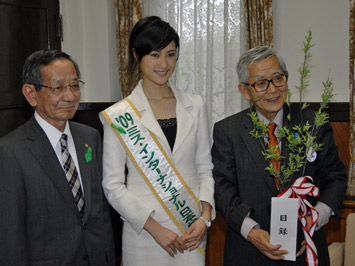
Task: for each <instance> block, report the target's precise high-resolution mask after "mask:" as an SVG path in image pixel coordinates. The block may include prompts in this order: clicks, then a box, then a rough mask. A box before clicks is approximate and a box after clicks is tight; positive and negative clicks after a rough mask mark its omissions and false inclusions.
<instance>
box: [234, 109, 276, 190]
mask: <svg viewBox="0 0 355 266" xmlns="http://www.w3.org/2000/svg"><path fill="white" fill-rule="evenodd" d="M253 111H255V109H254V108H253V109H252V112H253ZM248 113H249V112H248ZM248 113H245V118H244V119H243V127H242V130H243V131H244V132H242V134H241V136H242V138H243V141H244V143H245V146H246V148H247V149H248V152H249V153H250V154H251V155H252V158H254V159H255V160H254V164H253V167H257V168H258V169H259V172H260V176H261V178H263V179H264V181H265V183H266V184H267V186H268V187H269V189H270V190H271V191H273V193H275V194H277V189H276V187H275V182H274V179H273V177H272V176H271V175H270V174H269V173H268V172H267V171H266V170H265V168H266V167H267V165H268V162H267V161H266V160H265V158H264V156H263V155H262V150H263V145H265V144H264V140H263V139H255V138H253V137H252V136H251V135H250V134H249V132H251V131H252V130H253V129H254V125H253V122H252V121H251V119H250V117H249V115H248Z"/></svg>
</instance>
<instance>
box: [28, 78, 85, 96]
mask: <svg viewBox="0 0 355 266" xmlns="http://www.w3.org/2000/svg"><path fill="white" fill-rule="evenodd" d="M29 84H31V85H34V86H39V87H43V88H48V89H49V91H50V92H51V93H53V94H54V95H62V94H63V93H64V92H65V89H66V88H67V87H69V88H70V90H71V91H72V92H73V93H76V92H79V91H80V86H82V85H84V84H85V82H84V81H82V80H80V79H78V80H74V81H72V82H71V83H68V84H65V85H62V86H57V87H53V86H47V85H43V84H35V83H29Z"/></svg>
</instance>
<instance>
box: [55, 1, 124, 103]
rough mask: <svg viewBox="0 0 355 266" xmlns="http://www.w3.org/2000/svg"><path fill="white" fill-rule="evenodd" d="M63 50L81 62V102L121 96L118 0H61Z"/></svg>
mask: <svg viewBox="0 0 355 266" xmlns="http://www.w3.org/2000/svg"><path fill="white" fill-rule="evenodd" d="M60 12H61V14H62V15H63V31H64V41H63V43H62V50H63V51H64V52H66V53H68V54H70V55H71V56H72V57H73V58H74V59H75V60H76V61H77V62H78V64H79V67H80V71H81V76H82V79H83V80H84V81H85V86H84V89H83V91H82V96H81V102H114V101H117V100H119V99H121V92H120V88H119V79H118V62H117V44H116V22H115V21H116V17H115V16H116V15H115V0H100V1H97V0H60Z"/></svg>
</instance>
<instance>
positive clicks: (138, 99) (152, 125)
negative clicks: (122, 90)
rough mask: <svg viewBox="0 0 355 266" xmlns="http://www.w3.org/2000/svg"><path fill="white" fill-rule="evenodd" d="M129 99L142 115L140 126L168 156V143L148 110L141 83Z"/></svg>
mask: <svg viewBox="0 0 355 266" xmlns="http://www.w3.org/2000/svg"><path fill="white" fill-rule="evenodd" d="M129 98H131V100H132V102H133V103H134V105H135V106H136V108H137V109H138V111H139V112H140V113H141V114H142V117H141V122H142V124H143V125H144V126H145V127H146V128H147V129H148V130H149V131H151V132H152V133H153V134H154V135H155V136H156V137H157V138H158V140H159V142H160V143H161V144H162V145H163V147H164V148H165V151H166V152H167V153H168V154H171V150H170V148H169V147H170V146H169V142H168V140H167V139H166V137H165V135H164V132H163V130H162V129H161V127H160V126H159V123H158V121H157V120H156V118H155V116H154V114H153V111H152V109H151V108H150V105H149V102H148V100H147V98H146V97H145V94H144V92H143V88H142V85H141V82H139V83H138V85H137V86H136V88H135V89H134V90H133V92H132V94H131V95H130V96H129Z"/></svg>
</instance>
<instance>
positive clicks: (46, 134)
mask: <svg viewBox="0 0 355 266" xmlns="http://www.w3.org/2000/svg"><path fill="white" fill-rule="evenodd" d="M22 76H23V83H24V84H23V87H22V92H23V94H24V96H25V98H26V99H27V101H28V102H29V104H30V105H31V106H32V107H34V109H35V112H34V115H33V116H32V118H31V119H30V120H29V121H28V122H27V123H25V124H24V125H22V126H20V127H19V128H17V129H16V130H14V131H13V132H11V133H9V134H8V135H7V136H5V137H3V138H2V139H1V140H0V169H1V173H0V215H1V218H0V239H1V240H0V265H6V266H21V265H23V266H25V265H38V266H39V265H43V266H44V265H58V266H59V265H60V266H74V265H75V266H79V265H81V266H84V265H86V266H89V265H90V266H114V265H116V263H115V254H114V243H113V231H112V226H111V221H110V213H109V208H108V204H107V202H106V200H105V196H104V194H103V190H102V186H101V182H102V162H101V161H102V140H101V136H100V133H99V132H98V131H97V130H95V129H93V128H90V127H88V126H85V125H82V124H79V123H74V122H69V121H68V120H69V119H71V118H73V116H74V114H75V112H76V110H77V109H78V106H79V101H80V93H81V91H80V90H81V84H83V82H82V81H81V80H80V71H79V67H78V65H77V63H76V62H75V61H74V60H73V59H72V58H71V57H70V56H69V55H67V54H66V53H64V52H61V51H58V50H41V51H38V52H35V53H33V54H32V55H30V56H29V57H28V58H27V59H26V62H25V64H24V67H23V75H22ZM15 119H16V118H15Z"/></svg>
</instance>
